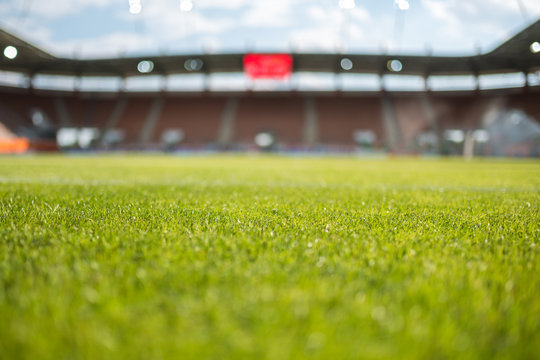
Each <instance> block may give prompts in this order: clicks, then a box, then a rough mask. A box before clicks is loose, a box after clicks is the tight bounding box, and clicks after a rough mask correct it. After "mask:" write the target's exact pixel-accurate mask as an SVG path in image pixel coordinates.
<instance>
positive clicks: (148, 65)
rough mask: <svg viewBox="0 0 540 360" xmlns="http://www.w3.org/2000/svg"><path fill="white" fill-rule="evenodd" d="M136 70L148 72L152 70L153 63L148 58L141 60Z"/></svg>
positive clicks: (143, 72)
mask: <svg viewBox="0 0 540 360" xmlns="http://www.w3.org/2000/svg"><path fill="white" fill-rule="evenodd" d="M137 70H138V71H139V72H140V73H142V74H148V73H149V72H152V70H154V63H153V62H152V61H150V60H143V61H141V62H139V64H138V65H137Z"/></svg>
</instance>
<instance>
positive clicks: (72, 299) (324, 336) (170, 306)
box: [0, 156, 540, 359]
mask: <svg viewBox="0 0 540 360" xmlns="http://www.w3.org/2000/svg"><path fill="white" fill-rule="evenodd" d="M539 190H540V163H539V162H538V161H502V160H499V161H493V160H492V161H487V160H484V161H481V160H477V161H471V162H463V161H461V160H426V159H424V160H421V159H378V160H374V159H371V160H369V159H363V160H360V159H355V158H339V157H336V158H322V159H321V158H317V159H316V158H309V159H299V158H298V159H297V158H281V157H248V156H245V157H230V156H208V157H186V158H180V157H162V156H128V157H114V156H110V157H107V156H103V157H62V156H39V157H3V158H0V324H1V326H0V358H3V359H15V358H17V359H83V358H86V359H101V358H111V359H120V358H126V359H137V358H140V359H160V358H165V359H167V358H169V359H190V358H192V359H215V358H219V359H224V358H234V359H242V358H262V359H287V358H290V359H297V358H314V359H316V358H321V359H358V358H366V359H375V358H377V359H379V358H399V359H408V358H409V359H418V358H430V359H446V358H459V359H504V358H512V359H533V358H539V357H540V267H539V248H540V242H539V239H540V226H539V224H540V191H539Z"/></svg>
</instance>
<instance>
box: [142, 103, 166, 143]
mask: <svg viewBox="0 0 540 360" xmlns="http://www.w3.org/2000/svg"><path fill="white" fill-rule="evenodd" d="M164 104H165V99H164V98H163V97H161V96H159V97H156V98H154V100H153V101H152V104H151V105H150V109H149V110H148V114H146V119H145V120H144V123H143V126H142V127H141V132H140V133H139V145H141V146H143V147H146V146H148V145H150V144H151V141H152V135H154V129H155V127H156V125H157V123H158V121H159V118H160V116H161V112H162V110H163V105H164Z"/></svg>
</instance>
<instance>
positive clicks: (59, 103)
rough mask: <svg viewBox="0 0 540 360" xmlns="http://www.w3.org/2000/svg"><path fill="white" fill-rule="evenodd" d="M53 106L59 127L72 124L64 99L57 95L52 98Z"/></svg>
mask: <svg viewBox="0 0 540 360" xmlns="http://www.w3.org/2000/svg"><path fill="white" fill-rule="evenodd" d="M54 107H55V109H56V114H57V115H58V120H59V123H60V126H61V127H68V126H71V125H72V124H73V122H72V119H71V116H70V115H69V112H68V109H67V107H66V104H65V103H64V99H63V98H61V97H57V98H55V99H54Z"/></svg>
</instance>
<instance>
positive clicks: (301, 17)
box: [0, 0, 540, 58]
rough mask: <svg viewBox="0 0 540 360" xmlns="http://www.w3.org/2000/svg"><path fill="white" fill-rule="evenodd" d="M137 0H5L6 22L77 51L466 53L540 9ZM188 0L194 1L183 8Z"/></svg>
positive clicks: (0, 9) (528, 4) (57, 49)
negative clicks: (137, 5) (138, 9)
mask: <svg viewBox="0 0 540 360" xmlns="http://www.w3.org/2000/svg"><path fill="white" fill-rule="evenodd" d="M137 1H139V0H0V27H2V28H3V29H5V30H7V31H9V32H12V33H14V34H16V35H18V36H21V37H22V38H24V39H26V40H28V41H30V42H31V43H33V44H36V45H38V46H39V47H42V48H43V49H45V50H46V51H49V52H51V53H52V54H54V55H57V56H65V57H76V58H99V57H115V56H120V55H122V56H126V55H139V54H147V55H154V54H156V55H157V54H164V55H172V54H182V53H201V52H208V53H215V52H248V51H249V52H257V51H259V52H263V51H275V52H277V51H282V52H291V51H295V52H336V51H337V52H351V53H380V52H387V53H404V54H426V53H427V52H429V53H431V54H433V55H438V54H440V55H446V54H450V55H465V54H474V53H477V52H478V51H482V52H485V51H489V50H491V49H493V48H494V47H495V46H496V45H497V44H500V43H501V42H502V41H504V40H506V39H508V38H509V37H510V36H512V35H513V34H515V33H516V32H518V31H519V30H521V29H522V28H524V27H525V26H527V25H528V24H530V23H532V22H534V21H535V20H537V19H538V18H540V0H408V1H407V0H399V1H400V2H401V3H403V2H405V3H407V4H408V9H407V10H401V9H400V8H399V6H398V3H397V2H398V0H140V1H142V10H141V12H140V13H138V14H132V13H130V3H132V6H133V2H135V3H136V2H137ZM182 1H183V2H189V3H190V4H185V3H184V5H182V6H183V7H184V9H189V8H191V10H190V11H181V10H180V7H181V6H180V4H181V2H182ZM340 3H341V5H345V7H347V8H342V7H340ZM351 4H352V5H354V8H351V7H352V5H351ZM189 5H190V6H189ZM347 5H348V6H347ZM402 7H403V6H402ZM405 7H407V6H405Z"/></svg>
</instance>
